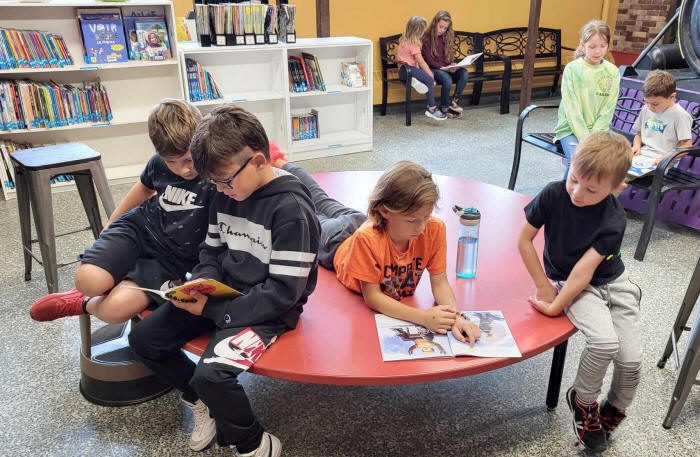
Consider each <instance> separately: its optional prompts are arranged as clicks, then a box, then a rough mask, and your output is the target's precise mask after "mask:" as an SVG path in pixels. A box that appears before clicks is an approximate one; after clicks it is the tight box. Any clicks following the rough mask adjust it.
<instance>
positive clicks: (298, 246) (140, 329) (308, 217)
mask: <svg viewBox="0 0 700 457" xmlns="http://www.w3.org/2000/svg"><path fill="white" fill-rule="evenodd" d="M190 148H191V151H192V158H193V160H194V164H195V168H196V169H197V171H198V172H199V174H200V175H201V176H203V177H206V178H209V179H210V180H211V182H212V183H213V184H214V185H215V186H216V189H217V191H218V192H219V193H218V194H217V195H216V196H215V197H214V199H213V200H212V203H211V205H210V211H209V228H208V233H207V236H206V239H205V241H204V243H203V244H202V247H201V251H200V254H199V264H198V265H197V266H196V267H195V268H194V270H193V271H192V277H193V279H198V278H211V279H216V280H218V281H221V282H223V283H225V284H228V285H230V286H232V287H234V288H235V289H237V290H239V291H241V292H243V295H241V296H239V297H236V298H226V299H222V298H219V299H216V298H209V297H207V296H205V295H201V294H198V293H193V294H192V296H193V297H194V298H196V301H195V302H187V303H185V302H175V301H173V302H171V303H166V304H165V305H163V306H161V307H159V308H158V309H156V310H155V311H154V312H153V313H152V314H151V316H149V317H148V318H147V319H145V320H144V321H143V322H141V323H139V324H138V325H137V326H135V328H134V329H133V330H132V331H131V334H130V336H129V342H130V344H131V348H132V350H133V351H134V353H135V355H136V356H137V358H139V359H140V360H141V361H142V362H143V363H144V364H146V365H147V366H148V367H149V368H151V369H152V370H153V371H154V372H155V373H156V374H157V375H158V376H160V377H161V378H163V379H164V380H166V381H167V382H169V383H170V384H172V385H173V386H174V387H176V388H177V389H179V390H180V391H182V392H183V398H184V399H185V400H187V401H189V402H191V403H194V402H197V401H201V402H204V404H205V405H207V406H208V408H209V412H210V414H211V418H209V421H208V422H205V423H204V426H203V428H205V429H207V430H211V432H212V434H211V439H210V441H212V440H213V437H214V436H215V435H216V436H217V441H218V444H219V445H221V446H231V447H234V446H235V448H236V451H235V452H237V454H234V455H240V456H256V457H257V456H265V457H268V456H274V457H277V456H279V455H280V453H281V444H280V441H279V439H277V438H276V437H275V436H273V435H271V434H270V433H268V432H265V431H264V429H263V427H262V425H261V424H260V423H259V422H258V420H257V419H256V417H255V416H254V414H253V412H252V410H251V407H250V403H249V401H248V398H247V397H246V394H245V392H244V391H243V388H242V387H241V385H240V384H239V382H238V379H237V377H238V375H239V374H240V373H241V372H243V371H245V370H247V369H248V368H250V367H251V366H252V365H253V364H254V363H255V361H256V360H257V359H258V358H259V357H260V355H262V353H263V352H264V351H265V349H266V348H267V347H268V346H269V345H270V344H272V342H274V340H275V339H276V338H277V336H279V335H280V334H282V333H283V332H285V331H286V330H289V329H292V328H294V327H295V326H296V324H297V321H298V319H299V315H300V314H301V311H302V305H303V304H304V303H305V302H306V300H307V297H308V296H309V294H311V292H312V291H313V289H314V287H315V285H316V273H317V265H316V264H317V262H316V260H317V259H316V257H317V252H318V245H319V232H320V228H319V223H318V219H317V218H316V215H315V210H314V205H313V203H312V201H311V196H310V194H309V191H308V190H307V188H306V187H305V186H304V185H303V184H302V183H301V182H300V181H299V180H298V179H297V178H296V177H294V176H292V175H291V174H289V173H287V172H285V171H283V170H280V169H276V168H273V167H272V166H271V165H270V145H269V142H268V138H267V135H266V134H265V130H264V129H263V127H262V125H261V124H260V122H259V121H258V119H257V118H256V117H255V116H254V115H252V114H251V113H249V112H247V111H245V110H244V109H242V108H240V107H238V106H236V105H233V104H225V105H221V106H219V107H217V108H216V109H214V110H213V111H212V112H211V113H210V114H209V115H207V116H206V117H205V118H204V119H203V120H202V121H201V122H200V123H199V125H198V126H197V129H196V131H195V133H194V136H193V138H192V143H191V145H190ZM210 331H212V332H213V336H212V338H211V341H210V343H209V345H208V346H207V348H206V350H205V351H204V354H203V355H202V358H201V359H200V361H199V363H197V364H194V363H193V362H192V361H191V360H190V359H189V358H188V357H187V356H185V355H184V354H183V353H182V351H181V350H180V348H181V347H182V345H183V344H184V343H186V342H187V341H189V340H191V339H192V338H195V337H197V336H198V335H200V334H202V333H204V332H210ZM206 444H209V443H208V442H207V443H206Z"/></svg>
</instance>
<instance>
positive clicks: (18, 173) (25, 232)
mask: <svg viewBox="0 0 700 457" xmlns="http://www.w3.org/2000/svg"><path fill="white" fill-rule="evenodd" d="M26 180H27V175H26V173H25V172H24V169H23V168H21V167H17V166H16V167H15V183H16V185H17V209H18V211H19V229H20V232H21V234H22V254H23V255H24V280H25V281H29V280H30V279H32V254H31V251H32V223H31V221H30V219H31V217H32V215H31V207H30V203H29V189H28V187H27V182H26Z"/></svg>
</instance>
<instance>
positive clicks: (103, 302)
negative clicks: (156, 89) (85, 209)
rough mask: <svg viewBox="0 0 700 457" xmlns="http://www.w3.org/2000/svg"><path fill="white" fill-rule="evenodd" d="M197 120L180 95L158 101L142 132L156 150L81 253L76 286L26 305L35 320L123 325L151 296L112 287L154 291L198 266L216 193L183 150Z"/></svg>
mask: <svg viewBox="0 0 700 457" xmlns="http://www.w3.org/2000/svg"><path fill="white" fill-rule="evenodd" d="M201 117H202V116H201V114H200V112H199V110H198V109H197V108H195V107H194V106H192V105H190V104H189V103H187V102H185V101H182V100H171V99H166V100H163V101H162V102H161V103H159V104H158V105H157V106H156V107H155V108H154V109H153V110H152V111H151V113H150V115H149V117H148V134H149V136H150V138H151V142H152V143H153V146H154V147H155V150H156V152H157V154H156V155H154V156H153V157H151V159H150V160H149V161H148V163H147V164H146V167H145V169H144V170H143V172H142V173H141V179H140V180H139V181H138V182H136V184H134V186H133V187H132V188H131V189H130V190H129V192H128V193H127V194H126V196H125V197H124V199H123V200H122V201H121V202H120V203H119V205H118V206H117V208H116V209H115V210H114V213H113V214H112V215H111V216H110V218H109V220H108V221H107V226H106V227H105V228H104V230H103V231H102V233H101V234H100V238H99V239H97V240H96V241H95V243H94V244H93V245H92V246H91V247H90V248H88V249H87V250H86V251H85V252H84V253H83V254H82V255H80V257H79V259H80V262H81V263H80V265H79V266H78V268H77V270H76V272H75V287H76V288H75V289H72V290H70V291H68V292H61V293H56V294H50V295H46V296H44V297H42V298H40V299H39V300H37V301H36V302H35V303H34V304H33V305H32V307H31V309H30V315H31V316H32V318H33V319H34V320H38V321H51V320H54V319H58V318H61V317H66V316H75V315H79V314H84V313H89V314H92V315H94V316H96V317H98V318H99V319H101V320H103V321H105V322H109V323H117V322H124V321H126V320H127V319H129V318H131V317H133V316H135V315H136V314H138V313H139V312H141V311H143V310H144V309H145V308H146V307H147V306H148V305H149V304H150V303H151V297H150V296H149V295H147V294H146V293H145V292H143V291H140V290H134V289H127V288H123V287H115V286H118V285H139V286H142V287H148V288H152V289H159V288H160V287H161V285H162V284H163V283H164V282H166V281H169V280H178V279H184V278H185V274H186V273H187V272H189V271H190V270H191V269H192V267H194V265H195V264H196V263H197V256H198V253H199V244H200V243H201V242H202V241H203V240H204V237H205V236H206V232H207V215H208V206H209V201H210V200H211V198H212V197H213V196H214V194H215V193H216V192H215V189H214V188H213V186H211V185H210V184H209V183H208V182H207V181H206V180H204V179H201V178H200V177H199V175H198V174H197V171H196V170H195V169H194V165H193V163H192V154H191V153H190V151H189V144H190V140H191V139H192V134H193V133H194V129H195V126H196V125H197V122H199V120H200V119H201Z"/></svg>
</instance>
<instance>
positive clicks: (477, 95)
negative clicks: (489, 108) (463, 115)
mask: <svg viewBox="0 0 700 457" xmlns="http://www.w3.org/2000/svg"><path fill="white" fill-rule="evenodd" d="M483 85H484V82H483V81H476V82H474V88H473V89H472V100H471V104H472V105H478V104H479V101H481V89H482V88H483Z"/></svg>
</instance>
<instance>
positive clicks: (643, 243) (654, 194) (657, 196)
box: [634, 186, 661, 262]
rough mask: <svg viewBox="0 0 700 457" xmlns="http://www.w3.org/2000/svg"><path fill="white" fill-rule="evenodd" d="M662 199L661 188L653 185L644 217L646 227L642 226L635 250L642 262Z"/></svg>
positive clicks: (635, 255)
mask: <svg viewBox="0 0 700 457" xmlns="http://www.w3.org/2000/svg"><path fill="white" fill-rule="evenodd" d="M659 187H660V186H659ZM660 201H661V189H660V188H658V187H657V186H652V189H651V192H650V193H649V200H648V201H647V214H646V217H645V218H644V227H642V233H641V235H639V241H638V242H637V248H636V249H635V251H634V258H635V259H637V260H639V261H640V262H641V261H642V260H644V255H645V254H646V252H647V246H648V245H649V240H650V239H651V232H652V231H653V230H654V222H655V221H656V210H657V208H658V206H659V202H660Z"/></svg>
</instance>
